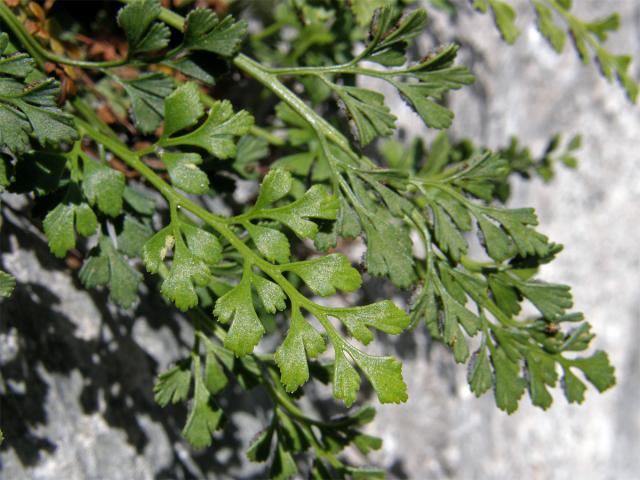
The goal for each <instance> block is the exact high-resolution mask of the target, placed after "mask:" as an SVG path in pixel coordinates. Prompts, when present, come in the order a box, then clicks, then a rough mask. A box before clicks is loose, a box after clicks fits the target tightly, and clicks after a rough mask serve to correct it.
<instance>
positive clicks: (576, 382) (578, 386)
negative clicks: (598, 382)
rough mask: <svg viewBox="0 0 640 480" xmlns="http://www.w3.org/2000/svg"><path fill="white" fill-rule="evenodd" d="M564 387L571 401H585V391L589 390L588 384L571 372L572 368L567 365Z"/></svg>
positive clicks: (565, 393)
mask: <svg viewBox="0 0 640 480" xmlns="http://www.w3.org/2000/svg"><path fill="white" fill-rule="evenodd" d="M562 387H563V390H564V395H565V397H567V400H568V401H569V403H582V402H584V392H585V391H586V390H587V387H586V385H585V384H584V383H582V381H580V379H579V378H578V377H576V376H575V375H574V374H573V373H571V369H569V368H566V367H565V368H564V376H563V377H562Z"/></svg>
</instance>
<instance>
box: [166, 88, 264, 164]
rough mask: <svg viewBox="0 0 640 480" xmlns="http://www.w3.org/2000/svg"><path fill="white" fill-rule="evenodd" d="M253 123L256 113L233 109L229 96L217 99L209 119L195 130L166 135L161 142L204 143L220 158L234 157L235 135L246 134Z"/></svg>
mask: <svg viewBox="0 0 640 480" xmlns="http://www.w3.org/2000/svg"><path fill="white" fill-rule="evenodd" d="M252 125H253V117H252V116H251V115H250V114H249V113H248V112H246V111H244V110H242V111H240V112H238V113H235V114H234V113H233V108H232V106H231V103H229V101H227V100H223V101H217V102H215V103H214V104H213V106H212V107H211V109H210V110H209V115H208V116H207V119H206V120H205V122H204V123H203V124H202V125H200V126H199V127H198V128H196V129H195V130H194V131H193V132H189V133H186V134H184V135H181V136H178V137H169V136H168V134H165V135H163V136H162V137H161V138H160V140H159V141H158V144H159V145H160V146H163V147H168V146H175V145H191V146H194V147H200V148H202V149H204V150H206V151H207V152H209V153H210V154H211V155H214V156H216V157H218V158H220V159H223V160H224V159H227V158H231V157H234V156H235V154H236V145H235V141H234V137H239V136H242V135H245V134H246V133H247V132H248V131H249V128H250V127H251V126H252Z"/></svg>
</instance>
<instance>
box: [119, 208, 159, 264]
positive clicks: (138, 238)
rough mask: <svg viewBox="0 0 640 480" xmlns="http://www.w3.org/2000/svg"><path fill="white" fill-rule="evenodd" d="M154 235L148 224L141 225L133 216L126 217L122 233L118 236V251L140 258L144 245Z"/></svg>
mask: <svg viewBox="0 0 640 480" xmlns="http://www.w3.org/2000/svg"><path fill="white" fill-rule="evenodd" d="M152 235H153V230H151V227H150V226H149V225H147V224H146V223H141V222H139V221H138V220H136V219H135V218H134V217H132V216H131V215H125V216H124V221H123V224H122V232H120V235H118V250H120V251H121V252H122V253H124V254H125V255H127V256H128V257H140V256H142V251H143V247H144V244H145V243H146V242H147V240H149V238H150V237H151V236H152Z"/></svg>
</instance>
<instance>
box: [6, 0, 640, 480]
mask: <svg viewBox="0 0 640 480" xmlns="http://www.w3.org/2000/svg"><path fill="white" fill-rule="evenodd" d="M514 3H515V4H517V5H518V7H519V10H520V16H519V18H520V20H519V23H520V24H521V25H522V26H523V29H524V31H523V35H522V37H521V38H520V40H519V41H518V43H517V44H516V45H515V46H513V47H510V46H507V45H505V44H504V43H503V42H502V41H501V40H500V39H499V37H498V34H497V33H496V30H495V28H494V26H493V25H492V23H491V20H490V18H489V17H486V16H484V17H483V16H479V15H476V14H471V13H469V12H468V11H467V10H464V9H463V13H462V14H461V15H460V16H459V17H458V18H457V20H456V21H455V23H454V24H453V25H451V24H449V23H447V22H445V20H444V19H443V18H442V17H438V16H437V17H436V18H435V19H434V23H433V27H434V31H435V32H436V33H437V37H438V38H439V39H440V40H441V41H447V40H452V39H453V38H454V37H453V36H452V35H453V34H455V38H458V39H459V40H460V41H462V42H463V43H464V44H466V45H467V46H470V47H473V48H472V49H471V50H470V51H472V52H473V55H470V56H469V57H468V58H467V59H466V61H468V62H470V63H471V65H472V67H473V70H474V73H476V74H477V76H478V82H477V84H476V86H475V87H473V89H468V91H462V92H459V93H456V94H454V95H452V96H451V104H452V107H453V109H454V111H455V112H456V117H457V118H456V121H455V123H454V133H455V134H456V135H458V136H459V137H462V136H468V137H471V138H473V139H474V140H476V141H477V142H478V143H484V144H486V145H488V146H492V147H500V146H503V145H505V144H506V143H507V142H508V139H509V137H510V136H511V135H517V136H519V137H520V138H521V139H522V141H523V142H524V143H525V144H529V145H532V146H533V148H534V150H535V149H536V148H537V149H541V148H543V146H544V144H545V142H546V141H547V140H548V139H549V137H550V136H551V135H552V134H553V133H555V132H556V131H562V132H565V133H567V134H570V133H575V132H582V133H583V134H584V148H583V149H582V151H581V152H580V160H581V163H580V167H579V169H578V170H577V171H565V170H562V169H560V171H559V173H558V175H557V178H556V179H555V180H554V182H553V183H552V184H551V185H543V184H542V183H541V182H539V181H532V182H526V183H525V182H520V183H518V184H517V185H516V186H515V188H514V192H515V195H514V198H513V200H512V203H513V204H514V205H518V206H524V205H527V206H534V207H536V208H537V210H538V214H539V217H540V220H541V224H542V230H543V231H544V232H545V233H547V234H548V235H549V236H550V237H551V238H552V239H553V240H554V241H557V242H560V243H563V244H564V245H565V251H564V252H563V253H562V254H561V255H560V257H559V259H558V260H557V261H556V262H554V264H553V265H551V266H549V267H548V268H545V270H544V276H545V278H547V279H549V280H555V281H559V282H563V283H568V284H570V285H572V286H573V293H574V297H575V303H576V306H577V307H578V308H579V309H580V310H582V311H584V312H585V314H586V316H587V317H588V318H589V320H590V321H591V322H592V324H593V326H594V329H595V331H596V332H597V333H598V338H597V343H596V345H597V347H598V348H602V349H605V350H608V351H609V352H610V355H611V359H612V361H613V363H614V364H615V366H616V367H617V376H618V386H617V387H616V388H615V389H613V390H611V391H609V392H607V393H605V394H604V395H598V394H596V393H595V392H594V391H593V390H590V391H589V395H588V399H587V401H586V403H585V404H584V405H582V406H579V407H576V406H568V405H567V404H566V402H565V401H564V399H563V397H562V395H558V394H557V393H558V392H556V395H555V398H556V403H555V404H554V406H553V407H552V408H551V409H550V410H549V411H547V412H542V411H540V410H538V409H535V408H533V407H531V406H530V405H528V401H527V400H526V399H525V400H524V401H523V402H522V405H521V408H520V410H519V411H518V412H517V413H516V414H514V415H512V416H507V415H505V414H503V413H502V412H500V411H498V410H497V409H496V408H495V406H494V404H493V399H492V398H490V396H485V397H483V398H481V399H476V398H475V397H474V396H473V395H472V394H471V393H470V392H469V390H468V387H467V386H466V382H465V374H466V372H465V369H464V368H463V367H460V366H456V365H455V364H453V363H452V360H451V358H450V355H449V354H448V353H446V352H444V351H442V350H441V349H438V348H431V347H429V345H427V340H426V338H425V337H424V335H423V334H418V335H416V336H415V338H414V339H409V338H407V337H404V338H401V339H400V341H399V342H398V344H396V351H397V352H398V354H399V355H400V356H401V357H402V358H403V360H404V362H405V366H404V370H403V371H404V372H405V378H406V380H407V383H408V386H409V392H410V400H409V402H408V403H406V404H404V405H401V406H395V405H394V406H384V407H381V408H380V409H379V414H378V418H377V420H376V422H375V423H374V424H373V425H372V428H371V432H372V433H374V434H377V435H380V436H382V437H384V440H385V443H384V447H383V449H382V450H381V451H380V452H378V453H376V454H375V455H374V456H373V457H372V459H373V461H375V462H376V463H378V464H379V465H381V466H384V467H386V468H388V469H389V470H390V472H391V474H390V476H391V477H392V478H415V479H418V478H429V479H444V478H460V479H470V478H478V479H504V478H525V479H565V478H581V479H587V480H588V479H594V480H595V479H602V478H612V479H614V478H615V479H622V480H624V479H633V478H637V472H638V471H640V457H639V456H638V455H637V452H638V451H639V450H640V409H638V408H637V406H638V402H639V401H640V373H639V372H640V346H639V345H640V330H639V329H638V328H637V318H638V315H639V314H640V296H639V295H638V288H639V287H640V273H639V272H640V251H639V250H638V249H637V246H636V243H637V241H638V240H639V239H640V222H638V221H637V207H636V206H637V205H639V204H640V158H639V157H638V153H637V151H638V150H637V139H638V138H640V113H639V111H638V109H637V107H634V106H631V105H630V104H629V103H628V102H627V101H626V99H625V98H624V95H623V94H622V92H621V90H620V89H619V88H617V87H616V86H613V85H610V84H608V83H606V82H605V81H604V80H603V79H602V78H601V77H600V76H599V75H598V74H597V72H596V71H595V69H594V68H593V67H584V66H581V65H580V63H579V61H578V60H577V58H576V57H575V54H574V52H573V51H572V50H571V49H567V51H566V52H565V54H563V55H561V56H557V55H555V54H554V53H553V52H552V51H551V49H550V48H549V47H548V46H547V45H546V43H545V42H544V40H543V39H542V38H541V37H540V35H539V34H538V33H537V31H536V30H535V28H533V27H530V26H529V25H531V24H532V18H531V15H530V12H529V7H528V2H525V1H524V0H517V1H515V2H514ZM576 3H581V5H580V9H581V15H583V16H584V17H596V16H598V14H601V13H605V12H608V11H611V10H617V11H619V12H620V13H621V14H622V19H623V23H624V26H623V29H622V31H621V32H620V33H619V34H616V35H615V36H614V37H613V38H612V39H611V45H612V50H614V51H624V52H638V51H640V35H639V33H638V28H639V25H640V23H639V22H640V5H638V4H637V2H631V1H628V0H612V1H609V2H600V1H597V0H587V1H583V2H576ZM429 46H432V45H430V44H429V43H428V42H427V41H425V43H424V45H423V47H424V48H425V49H426V48H427V47H429ZM635 67H636V68H635V70H634V73H635V76H636V77H638V75H637V73H638V68H637V64H636V65H635ZM393 110H394V111H395V112H398V115H399V116H401V117H402V121H403V124H404V126H405V128H406V130H408V131H410V132H411V133H414V134H419V135H422V134H425V131H424V130H420V129H419V127H418V126H419V122H418V121H416V117H414V116H413V113H411V112H409V111H408V110H407V109H406V108H405V107H404V105H402V104H400V103H397V105H395V106H394V107H393ZM402 112H404V113H402ZM8 200H9V202H10V203H11V202H13V204H15V202H17V201H18V200H17V199H15V198H13V199H8ZM17 224H18V220H17V219H15V217H12V216H11V213H10V212H9V214H8V215H7V218H6V219H5V224H4V225H3V230H2V236H1V237H0V251H1V252H2V260H1V264H2V265H1V266H4V268H6V269H7V270H9V271H10V272H12V273H13V274H14V275H15V276H16V277H17V279H18V285H19V286H18V288H17V290H16V292H15V295H14V297H13V298H12V299H11V300H9V301H5V302H2V303H1V304H0V366H1V368H2V379H1V380H0V397H1V403H0V425H1V426H2V428H3V430H4V432H5V436H6V438H7V441H6V442H5V444H4V445H3V446H2V447H0V462H1V463H0V468H1V470H0V477H2V478H8V479H9V478H10V479H43V480H44V479H46V480H54V479H62V478H64V479H69V480H75V479H96V480H98V479H100V480H118V479H151V478H159V479H162V478H164V479H174V478H175V479H179V478H261V474H260V472H261V471H262V470H261V469H260V468H257V469H256V467H255V466H247V465H246V461H245V460H244V456H243V453H242V452H236V446H237V445H238V444H246V442H247V440H248V438H250V437H251V436H252V435H253V434H254V433H255V432H256V431H257V430H258V429H259V425H258V423H259V421H262V422H264V414H263V411H262V407H261V405H262V402H261V399H258V401H257V402H256V401H252V402H251V403H248V404H247V405H240V406H239V407H240V408H239V410H240V412H241V413H239V414H238V415H237V417H236V419H235V420H237V421H236V422H229V423H230V425H233V424H234V423H235V424H236V427H235V429H234V428H233V427H232V426H230V427H228V429H227V430H226V431H225V436H224V438H225V441H224V444H223V445H222V446H221V447H220V448H219V449H217V450H216V451H215V452H205V453H200V454H195V453H193V452H191V451H189V449H188V448H187V447H186V446H185V444H184V442H182V441H181V440H180V435H179V431H180V427H181V426H180V425H179V424H177V423H176V422H177V420H176V418H183V415H184V412H183V411H180V409H173V410H168V411H163V410H160V409H159V408H158V407H157V406H156V405H155V404H154V403H153V399H152V393H151V390H152V382H153V376H154V375H155V374H156V373H157V372H158V371H160V370H161V369H162V368H164V367H165V366H167V365H168V364H170V363H171V362H172V361H174V360H175V359H176V358H178V357H179V355H180V352H183V351H184V350H185V349H186V348H187V345H188V343H189V330H188V326H186V325H185V324H184V323H183V322H182V321H181V320H180V319H179V318H177V317H174V316H173V314H172V313H171V312H172V310H171V309H170V308H167V307H166V306H165V305H164V303H163V301H162V300H161V299H160V298H158V297H157V296H156V295H155V294H153V292H150V293H148V294H147V295H146V297H145V301H144V302H143V303H142V304H141V305H140V306H139V307H137V308H136V309H135V310H134V311H133V312H120V311H116V310H113V309H111V308H110V307H106V306H105V305H107V304H108V302H107V301H106V296H105V295H103V294H99V293H95V292H94V293H90V292H86V291H84V290H82V289H79V288H78V283H77V279H76V278H77V276H76V275H73V274H69V273H67V271H66V268H65V266H64V265H63V263H62V262H60V261H57V260H55V259H53V258H52V256H51V255H50V254H49V252H48V249H47V247H46V244H45V242H44V241H43V239H42V237H41V235H39V234H38V233H37V232H35V231H32V230H27V231H25V230H24V229H23V228H22V227H19V225H17ZM8 392H11V393H10V394H8ZM243 410H244V411H245V412H248V413H242V411H243ZM256 411H257V415H258V420H256V419H255V416H254V415H255V412H256ZM9 445H10V446H9ZM222 472H226V473H222Z"/></svg>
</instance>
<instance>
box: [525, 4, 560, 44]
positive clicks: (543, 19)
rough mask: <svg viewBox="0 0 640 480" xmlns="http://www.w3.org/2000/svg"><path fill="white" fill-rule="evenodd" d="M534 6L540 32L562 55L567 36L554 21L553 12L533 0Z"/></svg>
mask: <svg viewBox="0 0 640 480" xmlns="http://www.w3.org/2000/svg"><path fill="white" fill-rule="evenodd" d="M533 5H534V7H535V9H536V14H537V15H538V30H540V33H542V35H544V37H545V38H546V39H547V40H548V41H549V43H550V44H551V46H552V47H553V49H554V50H555V51H556V52H558V53H561V52H562V50H563V49H564V44H565V41H566V39H567V35H566V33H565V32H564V30H563V29H562V28H560V27H559V26H558V25H557V24H556V23H555V21H554V18H553V12H552V11H551V9H550V8H549V7H547V6H546V5H545V4H544V3H543V2H542V1H540V0H533Z"/></svg>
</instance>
